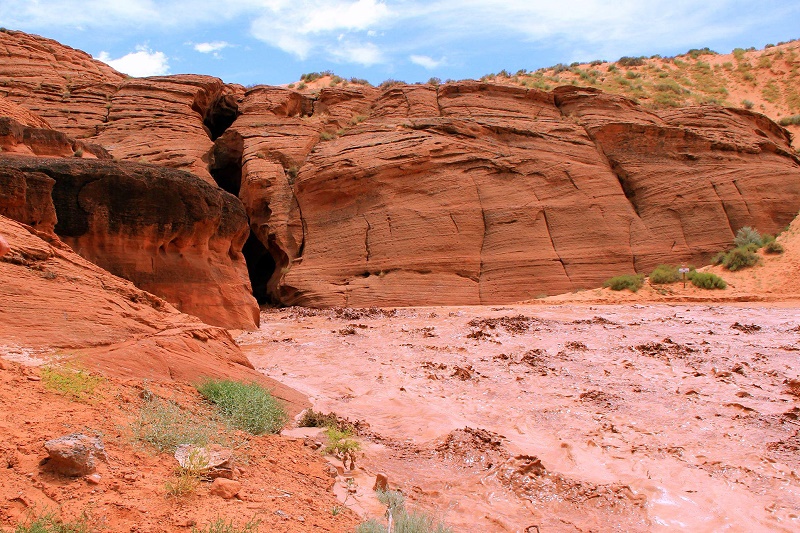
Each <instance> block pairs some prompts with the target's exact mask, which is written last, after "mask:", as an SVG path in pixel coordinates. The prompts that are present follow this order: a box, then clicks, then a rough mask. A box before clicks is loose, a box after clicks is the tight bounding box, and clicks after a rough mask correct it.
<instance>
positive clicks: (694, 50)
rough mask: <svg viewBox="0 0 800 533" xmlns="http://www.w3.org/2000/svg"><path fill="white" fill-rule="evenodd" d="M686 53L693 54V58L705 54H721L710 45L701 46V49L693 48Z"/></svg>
mask: <svg viewBox="0 0 800 533" xmlns="http://www.w3.org/2000/svg"><path fill="white" fill-rule="evenodd" d="M686 55H689V56H692V58H694V59H697V58H698V57H700V56H705V55H711V56H715V55H719V54H717V52H715V51H714V50H711V49H710V48H709V47H707V46H706V47H705V48H699V49H698V48H692V49H691V50H689V51H688V52H686Z"/></svg>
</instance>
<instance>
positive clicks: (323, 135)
mask: <svg viewBox="0 0 800 533" xmlns="http://www.w3.org/2000/svg"><path fill="white" fill-rule="evenodd" d="M335 138H336V134H334V133H330V132H328V131H321V132H320V134H319V140H320V141H330V140H333V139H335Z"/></svg>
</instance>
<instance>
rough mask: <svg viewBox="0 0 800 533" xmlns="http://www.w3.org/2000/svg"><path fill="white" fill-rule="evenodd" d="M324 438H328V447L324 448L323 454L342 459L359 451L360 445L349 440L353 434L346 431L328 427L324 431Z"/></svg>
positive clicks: (355, 441)
mask: <svg viewBox="0 0 800 533" xmlns="http://www.w3.org/2000/svg"><path fill="white" fill-rule="evenodd" d="M325 436H326V437H328V445H327V446H326V447H325V453H330V454H333V455H337V456H339V457H343V456H345V455H348V454H352V453H355V452H357V451H358V450H360V449H361V444H360V443H359V442H358V441H357V440H353V439H351V438H350V437H352V436H353V434H352V433H351V432H350V431H348V430H340V429H338V428H335V427H329V428H328V429H326V430H325Z"/></svg>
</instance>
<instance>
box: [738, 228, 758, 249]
mask: <svg viewBox="0 0 800 533" xmlns="http://www.w3.org/2000/svg"><path fill="white" fill-rule="evenodd" d="M733 244H735V245H736V247H737V248H741V247H743V246H747V245H748V244H755V245H756V246H757V247H760V246H761V234H760V233H759V232H758V231H756V230H755V229H753V228H751V227H750V226H745V227H743V228H740V229H739V231H737V232H736V237H734V239H733Z"/></svg>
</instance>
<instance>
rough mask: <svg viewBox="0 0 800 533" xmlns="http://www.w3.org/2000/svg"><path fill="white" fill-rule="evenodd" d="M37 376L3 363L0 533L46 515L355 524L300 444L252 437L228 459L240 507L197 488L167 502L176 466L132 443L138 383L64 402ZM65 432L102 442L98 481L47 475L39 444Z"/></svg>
mask: <svg viewBox="0 0 800 533" xmlns="http://www.w3.org/2000/svg"><path fill="white" fill-rule="evenodd" d="M40 374H41V369H40V368H35V367H29V366H23V365H20V364H17V363H11V362H8V361H4V360H2V359H0V435H2V438H0V468H2V474H1V475H0V531H9V528H12V529H10V530H11V531H13V527H14V525H15V524H17V523H19V522H24V521H25V520H26V519H27V518H28V517H29V516H35V515H40V514H42V513H45V512H55V513H56V514H60V516H61V517H62V518H63V519H64V520H75V519H77V518H79V517H80V515H81V514H86V516H88V522H89V524H90V525H92V526H94V527H97V528H98V529H97V530H98V531H112V532H123V531H131V532H139V533H145V532H152V533H158V532H163V531H186V532H188V531H191V530H192V526H193V525H195V524H196V526H197V527H198V528H201V529H202V528H204V527H205V526H206V525H207V524H209V523H211V522H213V521H215V520H216V519H218V518H223V519H225V520H226V521H229V520H233V521H234V523H235V524H237V525H242V524H244V523H245V522H246V521H248V520H250V519H253V518H255V519H256V520H259V521H260V523H261V525H260V529H259V531H276V532H278V531H283V532H287V533H289V532H291V533H294V532H299V531H308V532H312V531H313V532H317V531H349V530H352V529H353V528H354V527H355V524H357V523H358V520H357V517H356V515H355V514H354V513H352V512H350V511H348V510H343V511H342V512H340V513H337V514H336V515H335V516H334V515H333V513H332V511H331V510H332V509H333V508H334V507H336V506H338V505H339V502H338V501H337V500H336V498H335V496H334V495H333V494H332V492H331V491H330V487H331V486H332V485H333V479H332V478H331V477H330V475H329V473H328V469H327V465H326V463H325V461H323V460H322V458H321V457H319V454H318V453H317V452H314V451H312V450H311V449H310V448H307V447H305V446H304V445H303V441H302V440H299V439H287V438H284V437H279V436H274V435H270V436H262V437H255V438H251V439H249V440H248V441H246V442H243V441H242V439H243V437H244V435H241V434H240V435H237V437H238V441H239V442H243V443H242V444H241V445H240V446H239V447H237V448H236V452H235V456H236V457H237V460H238V464H241V465H242V470H243V473H242V475H241V477H240V479H239V481H241V483H242V491H241V492H240V494H239V498H235V499H232V500H224V499H222V498H220V497H218V496H213V495H210V494H209V487H210V484H209V483H207V482H203V483H200V486H199V487H198V489H197V491H196V492H195V493H194V494H189V495H187V496H185V497H182V498H175V497H173V496H170V495H169V494H168V493H167V490H166V486H165V485H166V483H167V481H170V480H172V479H173V477H174V472H175V469H176V467H177V462H176V460H175V459H174V458H173V457H172V456H171V455H169V454H158V453H156V451H155V450H154V449H152V448H150V447H149V446H147V445H144V444H142V443H141V442H137V441H134V440H133V439H132V431H131V424H132V423H133V422H134V421H135V420H136V419H137V418H138V416H139V410H140V408H141V406H142V404H143V402H144V401H143V400H142V399H141V397H140V395H141V392H142V390H143V383H142V382H141V381H135V380H129V381H126V380H119V379H107V380H106V381H104V382H103V383H102V384H101V385H100V388H99V390H98V393H97V394H96V395H95V396H94V397H92V398H91V399H88V400H86V401H82V402H76V401H71V400H69V399H67V398H65V397H63V396H61V395H59V394H58V393H56V392H53V391H51V390H48V389H46V388H45V387H44V386H43V384H42V381H38V378H39V377H40ZM147 387H148V389H149V390H151V391H152V392H153V393H154V394H156V395H158V396H160V397H162V398H167V399H172V400H174V401H176V402H178V403H179V404H180V405H181V406H183V407H185V408H188V409H190V410H191V411H193V412H195V413H206V414H208V407H207V406H205V405H204V402H203V401H202V400H201V399H200V396H199V394H198V393H197V392H196V391H194V389H193V388H191V387H189V386H186V385H179V384H171V385H165V384H158V383H154V382H148V383H147ZM72 432H86V433H88V434H90V435H95V434H97V435H100V436H101V437H102V439H103V441H104V443H105V448H106V452H107V454H108V463H103V462H100V463H99V467H98V473H99V474H100V476H101V479H100V482H99V484H97V485H93V484H91V483H89V482H88V481H87V479H86V478H85V477H81V478H65V477H61V476H58V475H56V474H54V473H53V472H51V471H49V470H48V468H47V466H46V465H41V464H40V463H41V461H42V460H43V459H44V458H45V457H47V453H46V452H45V450H44V448H43V443H44V442H45V441H46V440H48V439H52V438H55V437H59V436H62V435H66V434H69V433H72Z"/></svg>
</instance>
